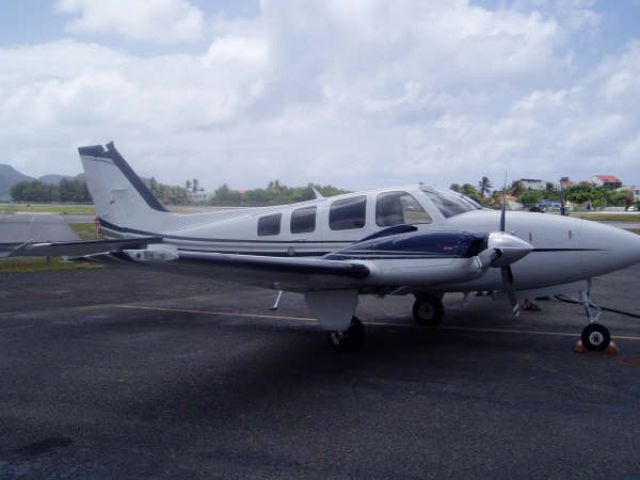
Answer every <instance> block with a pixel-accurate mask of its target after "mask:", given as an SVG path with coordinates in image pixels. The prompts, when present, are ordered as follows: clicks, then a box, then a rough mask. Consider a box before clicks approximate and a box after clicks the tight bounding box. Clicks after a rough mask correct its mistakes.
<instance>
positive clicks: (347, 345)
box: [327, 317, 364, 352]
mask: <svg viewBox="0 0 640 480" xmlns="http://www.w3.org/2000/svg"><path fill="white" fill-rule="evenodd" d="M327 340H328V341H329V345H331V347H332V348H333V349H334V350H336V351H338V352H357V351H358V350H360V348H362V344H363V343H364V325H362V322H361V321H360V320H358V318H357V317H353V318H352V319H351V325H349V328H348V329H347V330H332V331H329V332H327Z"/></svg>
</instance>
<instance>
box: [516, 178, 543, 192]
mask: <svg viewBox="0 0 640 480" xmlns="http://www.w3.org/2000/svg"><path fill="white" fill-rule="evenodd" d="M518 181H519V182H520V183H522V184H523V185H524V186H525V187H526V188H528V189H531V190H546V188H547V182H546V181H545V180H539V179H537V178H521V179H520V180H518Z"/></svg>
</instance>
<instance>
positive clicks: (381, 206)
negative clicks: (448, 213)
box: [376, 192, 431, 227]
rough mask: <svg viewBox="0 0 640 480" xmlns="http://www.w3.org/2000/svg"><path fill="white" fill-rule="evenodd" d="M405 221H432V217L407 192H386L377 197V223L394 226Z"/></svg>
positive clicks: (411, 223) (407, 222) (382, 225)
mask: <svg viewBox="0 0 640 480" xmlns="http://www.w3.org/2000/svg"><path fill="white" fill-rule="evenodd" d="M401 223H405V224H408V225H414V224H416V223H431V217H430V216H429V214H428V213H427V212H425V210H424V209H423V208H422V206H421V205H420V204H419V203H418V202H417V201H416V199H415V198H413V197H412V196H411V195H409V194H408V193H407V192H384V193H381V194H380V195H378V198H377V199H376V224H377V225H378V226H379V227H392V226H393V225H399V224H401Z"/></svg>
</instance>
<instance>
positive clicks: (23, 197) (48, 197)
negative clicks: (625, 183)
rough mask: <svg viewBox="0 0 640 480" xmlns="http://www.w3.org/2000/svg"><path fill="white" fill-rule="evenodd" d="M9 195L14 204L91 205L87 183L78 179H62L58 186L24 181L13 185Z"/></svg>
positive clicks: (36, 181) (38, 181)
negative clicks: (56, 203) (54, 203)
mask: <svg viewBox="0 0 640 480" xmlns="http://www.w3.org/2000/svg"><path fill="white" fill-rule="evenodd" d="M10 193H11V198H12V199H13V201H15V202H43V203H46V202H63V203H91V195H90V194H89V190H88V189H87V183H86V182H85V181H84V180H82V179H80V178H63V179H62V180H60V182H59V183H58V184H51V183H45V182H41V181H40V180H25V181H23V182H18V183H16V184H15V185H13V186H12V187H11V189H10Z"/></svg>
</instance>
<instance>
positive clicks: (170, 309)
mask: <svg viewBox="0 0 640 480" xmlns="http://www.w3.org/2000/svg"><path fill="white" fill-rule="evenodd" d="M114 306H116V307H118V308H128V309H132V310H150V311H156V312H173V313H191V314H196V315H210V316H225V317H236V318H259V319H265V320H289V321H296V322H313V323H317V320H316V319H315V318H310V317H289V316H284V315H262V314H259V313H236V312H219V311H215V310H198V309H193V308H173V307H151V306H145V305H114ZM362 323H364V324H365V325H373V326H378V327H394V328H415V329H424V328H425V327H422V326H419V325H410V324H399V323H389V322H362ZM437 329H438V330H455V331H461V332H474V333H519V334H523V335H547V336H552V337H573V338H578V337H579V336H580V335H579V334H577V333H567V332H550V331H545V330H516V329H512V328H484V327H464V326H455V325H442V326H439V327H437ZM612 338H614V339H615V340H633V341H640V337H636V336H629V335H614V336H612Z"/></svg>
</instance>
